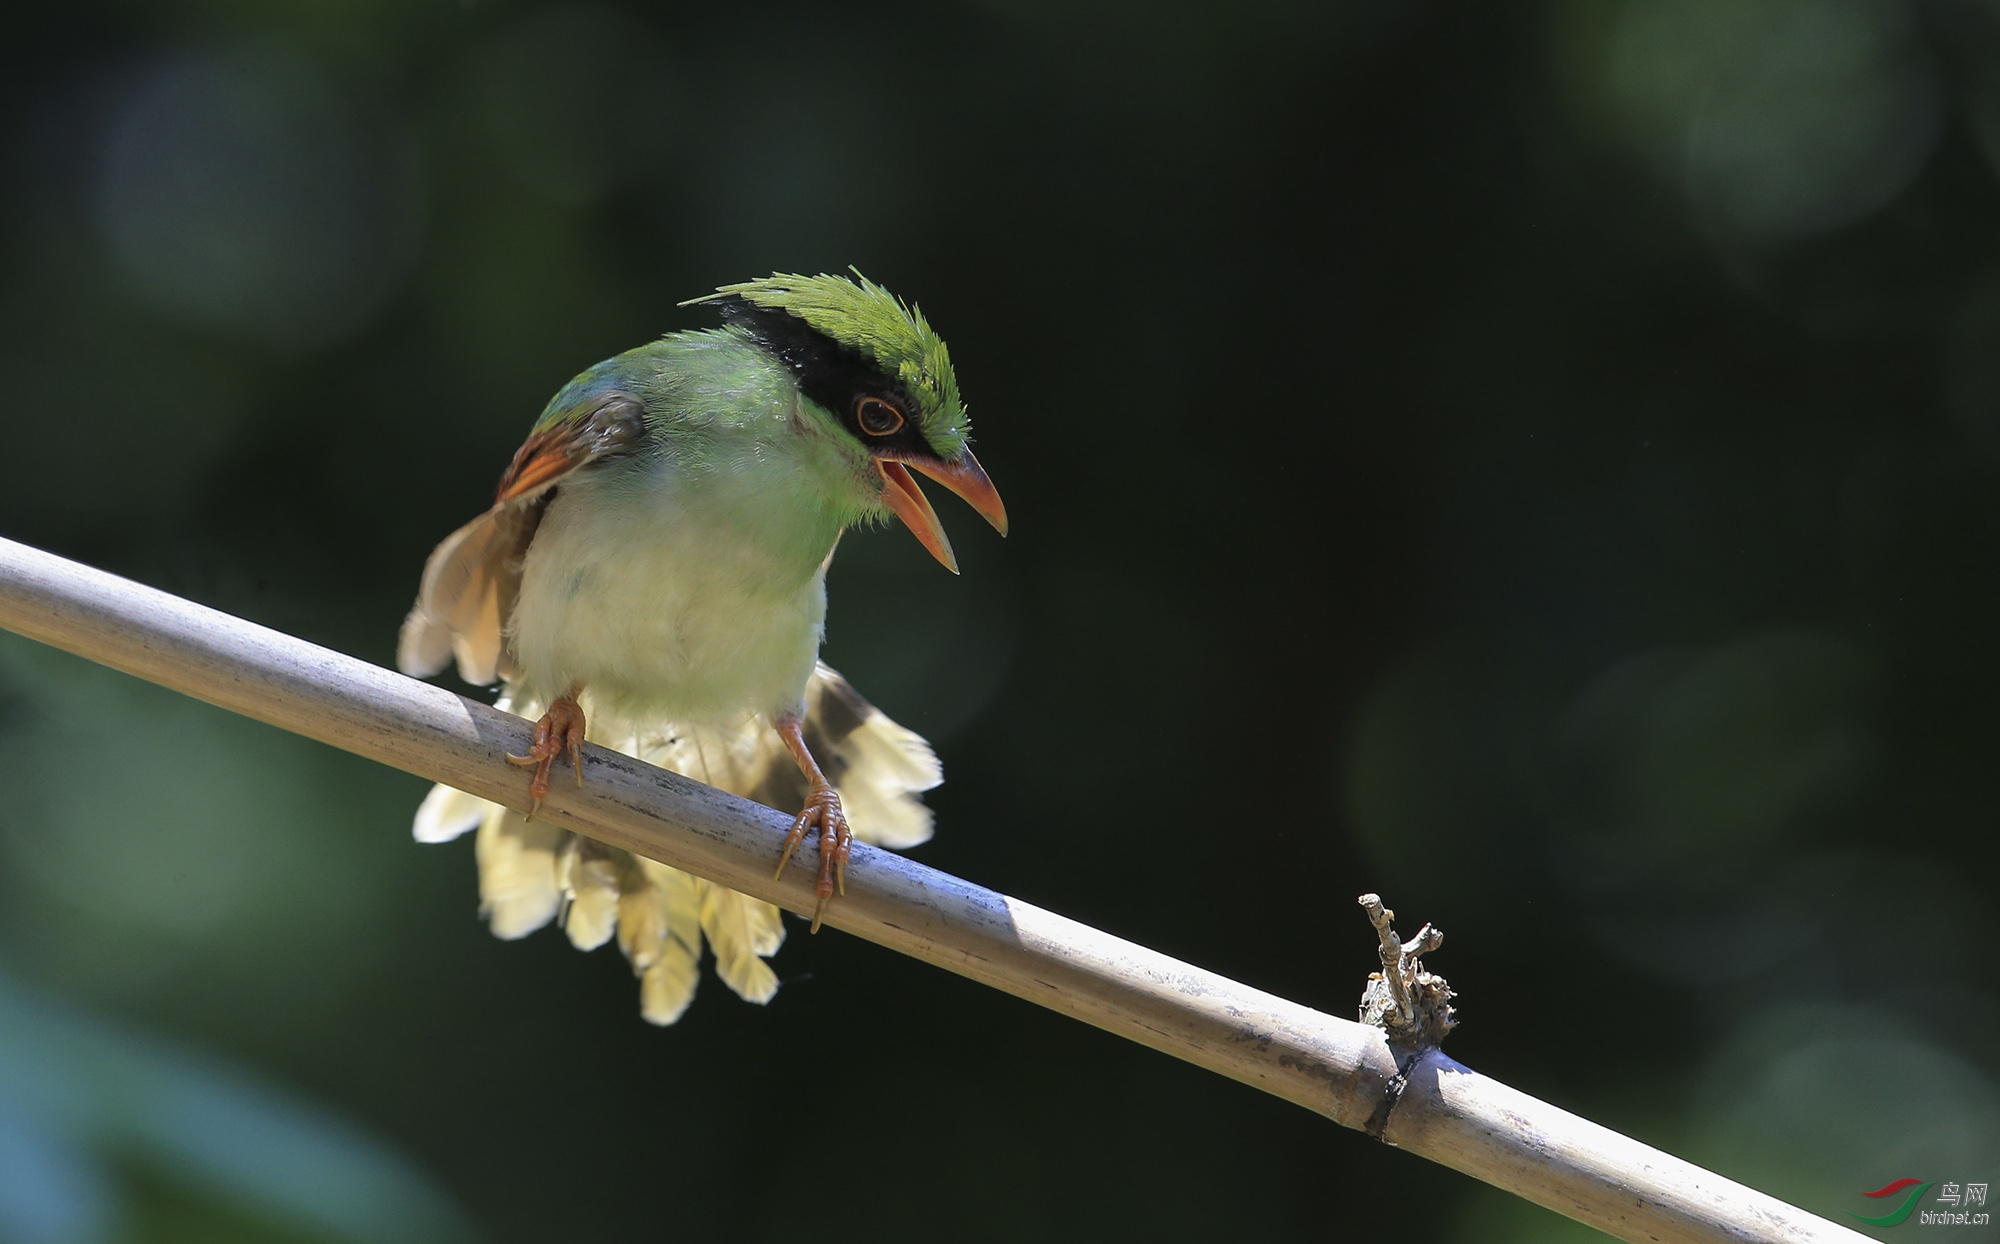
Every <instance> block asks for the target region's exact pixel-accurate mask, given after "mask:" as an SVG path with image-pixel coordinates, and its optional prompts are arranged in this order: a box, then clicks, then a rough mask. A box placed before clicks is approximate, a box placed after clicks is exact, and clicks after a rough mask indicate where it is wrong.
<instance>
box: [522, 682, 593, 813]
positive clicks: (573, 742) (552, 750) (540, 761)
mask: <svg viewBox="0 0 2000 1244" xmlns="http://www.w3.org/2000/svg"><path fill="white" fill-rule="evenodd" d="M583 729H584V721H583V706H582V705H580V704H578V703H577V702H576V697H575V696H573V695H564V696H558V697H556V700H555V702H554V703H552V704H550V705H549V711H548V712H546V713H543V714H542V719H541V720H540V721H538V722H536V723H535V742H534V745H533V746H532V747H530V748H529V749H528V754H527V755H525V756H516V755H515V754H514V753H512V752H508V753H507V763H509V764H516V765H523V766H525V765H533V766H535V776H534V779H533V780H532V781H530V782H529V783H528V819H529V820H531V821H532V820H534V819H535V813H537V812H539V811H541V809H542V800H544V799H546V798H548V797H549V771H550V770H551V769H553V768H554V767H555V763H556V761H557V759H559V758H560V757H563V756H568V757H569V763H570V767H571V768H573V769H575V770H576V784H577V786H578V787H579V788H580V787H582V785H583Z"/></svg>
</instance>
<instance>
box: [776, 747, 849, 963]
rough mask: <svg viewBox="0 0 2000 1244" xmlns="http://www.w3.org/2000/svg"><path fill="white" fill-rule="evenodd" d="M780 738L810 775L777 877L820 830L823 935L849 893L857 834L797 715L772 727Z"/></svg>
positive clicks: (818, 911) (818, 889) (816, 912)
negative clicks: (833, 909) (832, 910)
mask: <svg viewBox="0 0 2000 1244" xmlns="http://www.w3.org/2000/svg"><path fill="white" fill-rule="evenodd" d="M772 724H773V725H774V726H775V727H776V728H777V731H778V737H779V738H781V739H783V740H784V741H785V747H786V748H787V749H788V750H789V751H790V752H791V753H792V759H793V760H796V761H798V764H799V771H800V772H801V773H804V774H805V775H806V784H807V785H808V786H809V787H810V789H809V790H808V791H807V792H806V806H805V807H803V808H801V809H800V810H799V814H798V816H796V817H794V818H793V819H792V832H791V833H789V834H786V835H785V849H784V851H783V852H782V853H781V854H780V855H779V856H778V871H777V872H775V873H773V874H771V875H772V876H774V877H782V876H784V875H785V865H786V864H788V863H790V862H791V859H792V852H794V851H797V850H798V849H799V844H800V843H801V842H803V841H805V836H806V831H807V830H808V829H811V828H813V827H814V826H818V827H819V884H818V885H817V886H815V887H814V893H816V894H817V895H818V896H819V906H817V907H815V908H813V922H812V931H813V932H814V933H817V932H819V921H820V917H821V916H824V915H825V914H826V905H827V904H828V903H830V902H832V901H833V896H834V895H835V894H836V893H840V894H845V893H847V853H848V852H849V851H850V850H851V849H852V848H853V845H854V831H853V830H851V829H849V828H848V827H847V814H846V813H845V812H842V811H841V810H840V796H839V795H838V794H836V793H835V792H834V789H833V783H831V782H829V781H827V780H826V774H824V773H821V772H820V770H819V762H818V761H815V760H814V759H813V758H812V753H811V752H809V751H807V750H806V740H805V735H804V734H802V733H801V732H800V730H799V718H798V714H796V713H786V714H785V715H783V716H782V717H779V718H778V720H777V721H776V722H774V723H772Z"/></svg>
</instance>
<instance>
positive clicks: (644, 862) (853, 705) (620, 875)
mask: <svg viewBox="0 0 2000 1244" xmlns="http://www.w3.org/2000/svg"><path fill="white" fill-rule="evenodd" d="M497 707H499V708H502V709H506V710H509V711H512V712H516V713H519V714H520V715H522V716H525V717H533V716H535V715H536V714H537V713H539V711H540V706H539V705H537V704H534V703H532V702H528V701H517V700H516V699H515V697H514V696H513V694H512V692H511V689H510V692H509V693H508V694H506V695H503V696H502V697H501V698H500V701H499V704H498V705H497ZM806 709H807V712H806V721H805V735H806V740H807V743H808V746H810V747H811V748H812V750H813V753H814V755H815V756H816V757H817V758H818V759H819V762H820V764H821V766H822V767H823V768H824V769H825V770H826V772H827V776H828V777H829V778H830V779H831V780H832V781H833V783H834V787H835V789H837V790H838V791H839V792H840V797H841V801H842V803H843V804H844V805H845V807H846V810H847V815H848V820H849V822H850V823H851V824H852V825H853V826H854V836H855V837H856V838H859V839H861V840H862V841H864V842H870V843H874V844H876V845H878V846H884V847H892V848H900V847H908V846H914V845H916V844H917V843H920V842H923V841H924V840H925V839H927V838H929V837H930V836H931V812H930V810H929V809H928V808H926V807H924V805H923V802H922V800H921V799H920V798H919V796H920V795H921V794H922V793H923V792H924V791H927V790H930V789H931V788H932V787H935V786H936V785H937V784H938V783H939V782H940V781H942V780H943V771H942V770H941V768H940V767H939V765H938V761H937V757H936V755H935V754H934V753H933V752H932V751H931V749H930V745H929V744H928V743H926V742H924V740H923V739H922V738H921V737H919V736H918V735H917V734H916V733H915V732H913V731H910V730H907V729H905V728H903V727H902V726H899V725H897V724H896V723H895V722H893V721H891V720H890V719H889V718H888V717H887V716H885V715H884V714H883V713H881V712H880V711H879V710H877V709H876V708H875V707H874V706H872V705H870V704H869V703H868V702H867V701H866V700H865V699H863V698H862V697H861V696H860V695H859V694H857V693H856V692H855V691H854V689H853V688H852V687H850V686H848V684H847V681H846V680H845V679H843V678H841V676H840V675H839V674H837V673H835V672H834V671H833V670H831V669H829V668H828V667H826V666H824V665H821V666H820V667H819V668H818V669H817V670H815V671H814V673H813V677H812V681H811V682H810V683H809V684H808V685H807V688H806ZM585 711H586V716H588V715H589V703H588V697H586V700H585ZM589 737H590V739H591V741H592V742H594V743H599V744H602V745H604V746H606V747H610V748H613V749H615V750H617V751H622V752H625V753H627V754H628V755H633V756H638V757H640V758H641V759H644V760H646V761H648V762H650V763H652V764H656V765H660V766H662V767H663V768H669V769H673V770H675V771H676V772H680V773H684V774H686V775H688V776H689V777H693V778H696V779H698V780H700V781H704V782H707V783H709V784H711V785H714V786H719V787H721V788H722V789H724V790H728V791H732V792H734V793H736V794H740V795H746V796H748V797H750V798H753V799H757V800H760V801H762V802H764V803H767V804H769V805H770V806H772V807H775V808H777V809H779V810H780V811H785V812H794V811H797V810H798V807H799V806H800V803H801V802H802V801H803V799H804V797H805V782H804V779H803V777H801V776H800V774H799V772H798V768H797V766H796V765H795V764H793V762H792V759H791V755H790V754H789V753H788V752H787V751H786V750H785V748H784V745H783V744H782V743H781V742H780V741H779V739H778V737H777V733H776V731H774V730H771V729H770V728H769V727H768V726H766V725H764V724H762V723H761V722H748V723H746V724H745V725H743V726H742V727H740V728H738V729H735V730H698V731H696V730H682V729H679V728H677V727H675V726H673V725H672V724H671V723H657V724H655V725H652V726H649V727H648V728H647V729H646V730H644V731H642V732H638V733H634V734H630V735H622V736H620V735H612V734H611V733H610V732H609V731H606V730H603V729H602V728H601V727H600V725H599V723H597V722H596V721H595V720H594V719H593V720H592V722H591V728H590V731H589ZM475 824H476V825H477V826H478V828H479V835H478V839H477V841H478V857H479V873H480V902H481V911H482V913H483V914H484V915H485V916H486V917H487V919H488V921H489V922H490V924H491V925H492V928H493V932H494V933H495V934H496V935H497V936H500V937H506V938H515V937H522V936H525V935H526V934H528V933H531V932H533V931H534V930H536V929H538V928H540V927H542V926H543V925H545V924H547V923H549V922H550V921H551V920H553V919H556V918H557V917H558V916H560V917H561V918H562V923H563V928H564V930H565V932H566V933H567V934H568V936H569V939H570V941H571V942H572V943H574V944H575V945H576V946H577V947H578V948H579V949H582V950H594V949H596V948H597V947H599V946H602V945H603V944H604V943H605V942H607V941H610V940H611V939H612V938H613V937H616V939H617V941H618V945H619V948H620V949H621V950H622V951H623V952H624V954H625V957H626V959H627V960H628V961H629V962H630V963H631V965H632V970H633V973H634V974H635V975H637V976H638V977H639V1005H640V1013H641V1014H642V1015H643V1016H644V1017H645V1018H646V1019H647V1020H648V1021H650V1022H652V1023H655V1024H671V1023H673V1022H674V1021H675V1020H677V1019H679V1018H680V1017H681V1015H682V1014H683V1013H684V1012H685V1011H686V1010H687V1007H688V1004H689V1003H690V1002H692V1001H693V999H694V992H695V987H696V985H698V984H699V983H700V979H701V968H700V964H701V951H702V944H703V942H704V940H705V941H706V942H707V944H708V946H709V948H710V950H711V951H713V953H714V955H715V970H716V975H717V976H719V977H721V978H722V981H723V983H724V984H726V985H728V986H729V988H730V989H731V990H733V991H734V992H735V993H736V994H737V995H738V996H739V997H741V998H743V999H744V1000H746V1001H749V1002H756V1003H765V1002H769V1001H770V1000H771V998H772V997H773V996H774V995H775V994H776V993H777V991H778V978H777V975H776V973H774V972H772V971H771V968H770V966H769V965H768V964H766V963H765V962H764V960H766V959H768V958H769V957H770V956H771V955H773V954H775V953H777V950H778V947H779V946H780V945H781V944H782V943H783V941H784V939H785V928H784V924H783V921H782V917H781V914H780V912H779V910H778V909H777V908H776V907H774V906H772V905H771V904H769V903H765V902H762V901H760V900H757V899H753V898H750V897H748V896H747V895H743V894H739V893H737V892H736V891H734V890H730V889H727V888H725V887H723V886H718V885H714V884H712V883H710V882H707V881H703V880H701V879H699V878H696V877H693V876H690V875H689V874H687V873H684V872H681V871H679V870H678V869H674V868H670V867H668V866H667V865H665V864H661V863H659V862H657V861H654V860H648V859H642V858H640V857H637V856H634V855H631V854H629V853H627V852H624V851H620V850H617V849H616V848H612V847H606V846H603V845H602V844H599V843H595V842H591V841H589V840H588V839H583V838H580V837H578V836H576V835H573V834H571V833H569V831H567V830H564V829H561V828H559V827H556V826H554V825H550V824H548V823H547V822H543V821H527V820H525V819H524V818H523V817H522V816H521V815H520V814H519V813H517V812H513V811H510V810H508V809H506V808H503V807H501V806H500V805H498V804H495V803H490V802H488V801H486V800H484V799H480V798H477V797H476V796H472V795H467V794H464V793H462V792H459V791H455V790H452V789H451V788H449V787H444V786H439V787H436V788H434V789H433V790H432V791H431V793H430V795H429V796H428V797H427V798H426V799H425V800H424V803H423V806H422V807H421V808H419V809H418V811H417V818H416V822H415V824H414V826H413V830H414V832H415V834H416V836H417V838H418V840H419V841H423V842H443V841H447V840H448V839H451V838H454V837H457V836H458V835H460V834H463V833H465V832H466V831H467V830H468V829H470V828H472V827H473V826H474V825H475Z"/></svg>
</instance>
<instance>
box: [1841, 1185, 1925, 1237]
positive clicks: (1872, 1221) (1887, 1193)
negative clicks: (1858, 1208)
mask: <svg viewBox="0 0 2000 1244" xmlns="http://www.w3.org/2000/svg"><path fill="white" fill-rule="evenodd" d="M1930 1186H1931V1185H1930V1184H1929V1183H1928V1182H1926V1181H1924V1180H1921V1179H1908V1178H1905V1179H1898V1180H1897V1181H1896V1182H1894V1183H1892V1184H1884V1185H1883V1186H1882V1187H1880V1188H1877V1189H1875V1191H1873V1192H1864V1193H1862V1194H1861V1195H1862V1196H1866V1197H1874V1198H1876V1199H1878V1200H1879V1199H1881V1198H1884V1197H1892V1196H1895V1195H1896V1194H1897V1193H1898V1192H1901V1191H1902V1190H1903V1189H1905V1188H1908V1189H1909V1190H1910V1192H1909V1195H1908V1196H1905V1197H1904V1198H1903V1202H1902V1204H1900V1205H1898V1206H1897V1207H1896V1208H1894V1209H1892V1210H1890V1211H1889V1212H1888V1213H1886V1214H1883V1215H1881V1216H1879V1217H1875V1218H1870V1217H1869V1216H1868V1215H1866V1214H1855V1215H1854V1216H1855V1217H1856V1218H1859V1219H1860V1220H1861V1221H1863V1222H1865V1223H1867V1224H1868V1225H1869V1226H1871V1227H1893V1226H1896V1225H1897V1224H1899V1223H1901V1222H1902V1221H1903V1220H1904V1219H1905V1218H1908V1217H1909V1216H1910V1215H1911V1214H1912V1213H1913V1212H1915V1210H1916V1208H1917V1198H1918V1197H1920V1196H1922V1195H1923V1194H1924V1193H1925V1192H1927V1191H1929V1190H1930Z"/></svg>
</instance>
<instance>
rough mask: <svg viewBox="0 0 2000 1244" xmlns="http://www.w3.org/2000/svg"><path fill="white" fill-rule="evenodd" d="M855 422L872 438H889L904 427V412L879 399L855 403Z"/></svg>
mask: <svg viewBox="0 0 2000 1244" xmlns="http://www.w3.org/2000/svg"><path fill="white" fill-rule="evenodd" d="M854 421H855V422H856V423H858V424H860V425H861V430H862V431H863V432H866V433H867V434H868V435H870V436H887V435H889V434H890V433H891V432H894V431H895V430H896V429H897V428H900V427H902V426H903V412H902V411H900V410H897V409H896V408H895V407H894V406H891V405H890V404H889V403H887V402H885V401H883V400H882V399H881V398H879V397H864V398H862V399H861V400H860V401H858V402H856V403H854Z"/></svg>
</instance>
